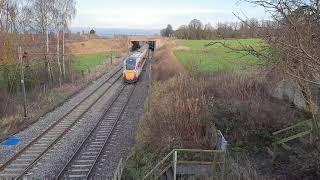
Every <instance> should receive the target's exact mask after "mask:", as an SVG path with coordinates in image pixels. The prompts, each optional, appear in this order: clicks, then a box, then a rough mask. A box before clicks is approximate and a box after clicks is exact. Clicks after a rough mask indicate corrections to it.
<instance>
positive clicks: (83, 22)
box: [71, 0, 269, 30]
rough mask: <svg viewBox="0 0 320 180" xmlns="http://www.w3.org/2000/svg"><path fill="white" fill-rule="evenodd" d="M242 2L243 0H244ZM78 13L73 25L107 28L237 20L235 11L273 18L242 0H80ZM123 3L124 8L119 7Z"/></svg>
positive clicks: (175, 26) (158, 27)
mask: <svg viewBox="0 0 320 180" xmlns="http://www.w3.org/2000/svg"><path fill="white" fill-rule="evenodd" d="M240 2H241V3H240ZM76 7H77V15H76V17H75V19H74V21H73V22H72V24H71V28H107V29H140V30H160V29H163V28H165V27H166V26H167V25H168V24H171V25H172V26H173V28H174V29H178V27H180V26H181V25H186V24H188V23H189V22H190V21H191V20H192V19H199V20H200V21H201V22H203V24H208V23H210V24H212V25H213V26H215V25H216V24H217V23H219V22H220V23H224V22H236V21H239V19H238V18H237V17H236V16H235V15H234V14H233V13H236V14H237V15H240V16H245V17H248V18H253V17H255V18H256V19H258V20H263V19H269V15H268V14H267V13H266V12H265V10H264V9H263V8H260V7H259V8H258V7H256V6H254V5H252V4H250V3H247V2H244V1H241V0H240V1H239V0H225V1H223V2H221V1H219V2H211V1H210V0H203V1H201V2H197V1H196V0H186V1H183V3H181V2H170V1H169V0H163V1H161V2H160V1H152V2H150V1H147V0H139V2H138V3H137V1H135V2H132V1H130V0H122V1H120V2H106V1H103V0H93V1H90V2H88V1H85V0H78V1H77V4H76ZM119 7H121V8H119Z"/></svg>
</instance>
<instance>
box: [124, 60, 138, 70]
mask: <svg viewBox="0 0 320 180" xmlns="http://www.w3.org/2000/svg"><path fill="white" fill-rule="evenodd" d="M135 68H136V59H133V58H129V59H127V61H126V69H127V70H134V69H135Z"/></svg>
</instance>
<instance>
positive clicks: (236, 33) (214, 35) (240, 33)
mask: <svg viewBox="0 0 320 180" xmlns="http://www.w3.org/2000/svg"><path fill="white" fill-rule="evenodd" d="M272 26H274V22H273V21H258V20H257V19H254V18H253V19H248V20H244V21H239V22H231V23H218V24H217V25H216V27H214V26H213V25H211V24H210V23H208V24H205V25H204V24H203V23H202V22H201V21H200V20H198V19H193V20H192V21H191V22H190V23H189V24H188V25H182V26H180V27H179V28H178V29H177V30H173V28H172V26H171V25H170V24H169V25H168V26H167V27H166V28H165V29H162V30H161V32H160V33H161V35H162V36H163V37H175V38H178V39H190V40H195V39H206V40H210V39H224V38H257V37H260V34H261V33H263V31H264V28H262V27H265V28H268V27H272Z"/></svg>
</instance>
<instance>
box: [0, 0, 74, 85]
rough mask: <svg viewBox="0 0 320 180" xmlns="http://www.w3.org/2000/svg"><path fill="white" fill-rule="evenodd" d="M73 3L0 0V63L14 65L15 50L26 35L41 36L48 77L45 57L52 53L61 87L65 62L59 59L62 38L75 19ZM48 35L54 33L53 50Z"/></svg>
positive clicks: (48, 67)
mask: <svg viewBox="0 0 320 180" xmlns="http://www.w3.org/2000/svg"><path fill="white" fill-rule="evenodd" d="M75 3H76V2H75V0H0V42H1V45H0V46H1V55H0V64H15V63H17V62H16V61H17V59H18V55H17V54H18V52H17V49H18V46H22V45H23V44H24V43H25V42H23V37H24V35H25V34H27V33H29V34H30V33H31V34H38V35H42V36H43V37H45V38H43V39H44V41H45V42H44V44H45V48H44V49H45V50H44V52H43V54H46V55H45V56H44V59H45V61H46V62H45V63H46V67H47V68H46V69H47V70H48V77H49V76H51V75H52V74H53V73H52V72H51V67H50V66H51V62H50V60H49V58H48V54H49V53H51V54H55V55H56V62H57V64H58V69H59V81H60V84H61V77H62V76H65V74H66V70H65V62H64V60H65V59H64V56H61V54H63V53H64V39H65V38H64V35H65V31H67V30H68V27H69V24H70V22H71V20H72V19H73V18H74V17H75V14H76V7H75ZM50 33H51V34H52V33H55V34H56V38H55V42H56V47H55V48H50V47H49V46H50V45H49V44H50V38H49V34H50ZM61 36H62V37H61ZM60 39H62V47H60V46H61V42H60ZM37 43H39V42H37ZM38 48H42V47H38ZM61 51H62V52H61ZM48 79H50V78H48Z"/></svg>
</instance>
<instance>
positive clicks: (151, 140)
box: [125, 45, 304, 179]
mask: <svg viewBox="0 0 320 180" xmlns="http://www.w3.org/2000/svg"><path fill="white" fill-rule="evenodd" d="M157 53H159V54H157ZM155 57H156V58H155V59H154V61H153V66H152V67H153V68H152V69H153V81H152V84H153V85H152V89H151V90H152V91H151V95H150V97H149V98H150V99H149V103H148V104H147V105H146V108H145V115H144V118H143V120H142V121H141V124H140V128H139V131H138V134H137V137H136V139H137V143H136V145H135V147H134V148H133V150H132V153H131V156H130V159H129V161H128V163H127V167H126V170H125V177H126V178H133V179H141V178H143V177H144V176H145V175H146V174H147V173H148V172H149V171H150V170H151V169H153V168H154V166H155V165H156V164H157V162H159V161H160V160H161V159H162V158H163V157H165V156H166V155H167V154H168V153H169V152H171V150H173V149H179V148H182V149H186V148H187V149H213V147H214V146H215V143H216V142H215V140H214V139H213V138H212V136H211V135H210V134H211V133H212V131H211V133H210V127H212V124H214V126H215V127H216V129H219V130H221V131H222V133H223V134H224V136H225V137H226V139H227V140H228V142H229V146H228V158H229V160H230V161H228V162H230V164H229V167H231V170H232V171H234V173H233V174H238V175H239V176H237V177H240V176H242V177H244V178H245V177H247V178H249V177H255V178H263V177H270V176H276V177H284V176H286V175H288V174H289V172H290V171H288V169H290V167H289V166H288V165H286V164H283V162H282V161H281V158H286V157H284V156H281V157H280V158H278V159H275V161H272V160H273V159H272V158H273V157H272V156H271V155H270V154H269V153H268V147H272V146H273V142H274V136H273V134H272V133H273V132H275V131H276V130H279V129H283V128H286V127H288V126H290V125H292V124H294V123H296V122H298V121H299V119H301V118H304V114H303V113H302V112H301V111H300V110H297V109H296V108H294V107H293V106H291V105H290V104H288V103H286V102H283V101H279V100H275V99H274V98H273V97H272V94H270V93H269V92H271V91H270V88H272V82H271V81H270V80H268V79H263V78H261V77H263V76H262V75H261V76H259V75H257V72H256V71H254V73H253V74H249V73H244V74H241V73H240V74H239V73H233V72H230V71H218V72H213V73H202V72H190V71H187V70H186V68H184V66H181V64H179V60H178V61H177V59H176V57H175V56H174V55H173V53H172V46H171V45H168V46H167V47H165V48H161V49H160V50H159V51H158V52H156V54H155ZM193 57H194V58H197V56H193ZM195 61H197V60H195ZM214 63H216V62H214ZM261 73H263V72H261ZM284 154H285V153H284ZM287 158H288V157H287ZM239 162H241V163H239ZM234 164H236V166H234ZM301 171H303V170H301ZM283 172H287V173H288V174H283Z"/></svg>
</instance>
